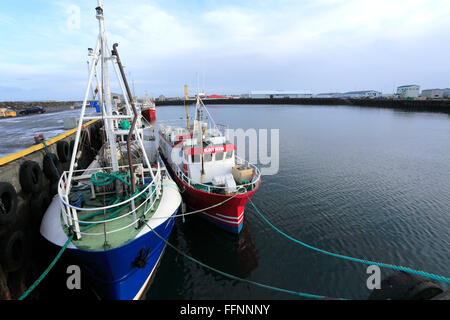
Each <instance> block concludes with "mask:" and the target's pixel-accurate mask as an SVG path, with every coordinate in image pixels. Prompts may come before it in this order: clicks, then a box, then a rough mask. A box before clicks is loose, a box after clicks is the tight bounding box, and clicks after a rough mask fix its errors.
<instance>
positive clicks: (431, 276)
mask: <svg viewBox="0 0 450 320" xmlns="http://www.w3.org/2000/svg"><path fill="white" fill-rule="evenodd" d="M247 198H248V200H249V201H250V203H251V205H252V206H253V208H254V209H255V210H256V212H257V213H258V214H259V215H260V216H261V218H263V220H264V221H265V222H266V223H267V224H268V225H269V226H270V227H271V228H272V229H274V230H275V231H277V232H278V233H280V234H281V235H283V236H284V237H286V238H288V239H289V240H292V241H294V242H295V243H298V244H300V245H302V246H304V247H306V248H309V249H312V250H314V251H317V252H320V253H323V254H326V255H329V256H332V257H336V258H341V259H345V260H350V261H355V262H359V263H363V264H367V265H375V266H379V267H384V268H389V269H393V270H398V271H405V272H409V273H413V274H417V275H419V276H422V277H425V278H429V279H433V280H437V281H442V282H446V283H450V278H447V277H443V276H440V275H435V274H432V273H428V272H424V271H420V270H414V269H411V268H407V267H402V266H396V265H392V264H387V263H382V262H375V261H370V260H364V259H358V258H353V257H349V256H345V255H342V254H337V253H333V252H329V251H325V250H322V249H319V248H316V247H313V246H311V245H309V244H306V243H304V242H301V241H299V240H297V239H294V238H292V237H291V236H289V235H287V234H286V233H284V232H283V231H281V230H280V229H278V228H277V227H275V226H274V225H273V224H272V223H270V221H269V220H267V218H266V217H264V216H263V214H262V213H261V212H260V211H259V210H258V208H257V207H256V206H255V204H254V203H253V201H252V200H251V199H250V197H249V196H248V195H247Z"/></svg>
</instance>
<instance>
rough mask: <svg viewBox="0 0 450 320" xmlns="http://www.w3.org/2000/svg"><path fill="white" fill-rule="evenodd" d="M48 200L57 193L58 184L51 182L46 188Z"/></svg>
mask: <svg viewBox="0 0 450 320" xmlns="http://www.w3.org/2000/svg"><path fill="white" fill-rule="evenodd" d="M48 192H49V196H50V199H52V198H53V197H54V196H55V195H56V194H57V193H58V182H53V183H51V184H50V186H49V188H48Z"/></svg>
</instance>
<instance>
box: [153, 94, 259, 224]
mask: <svg viewBox="0 0 450 320" xmlns="http://www.w3.org/2000/svg"><path fill="white" fill-rule="evenodd" d="M186 96H187V94H186ZM202 111H205V112H206V113H207V114H208V121H203V120H202ZM196 115H197V116H196V117H197V119H195V120H194V121H193V123H191V122H190V117H189V106H188V105H186V118H185V119H182V122H183V123H180V122H179V121H177V120H169V121H160V120H158V139H159V143H158V145H159V148H158V150H159V152H160V155H161V158H162V159H163V161H164V163H165V165H166V167H167V169H168V170H169V172H170V174H171V176H172V177H173V179H174V180H175V182H176V183H177V185H178V187H179V188H180V190H181V193H182V197H183V201H184V203H185V204H186V205H187V207H188V208H190V209H192V210H194V211H200V215H201V216H202V217H204V218H206V219H208V220H209V221H211V222H213V223H214V224H216V225H217V226H219V227H221V228H223V229H225V230H227V231H230V232H233V233H239V232H240V231H241V230H242V226H243V221H244V209H245V205H246V204H247V202H248V201H249V199H251V197H253V195H254V194H255V192H256V190H258V188H259V186H260V184H261V173H260V170H259V169H258V167H257V166H255V165H253V164H250V163H249V162H247V161H246V160H244V159H241V158H239V157H238V156H237V155H236V150H237V149H236V147H235V145H234V144H233V143H231V142H230V141H229V140H228V139H227V137H226V132H225V130H226V127H225V126H222V125H216V124H215V122H214V119H213V118H212V117H211V115H210V114H209V112H208V110H207V109H206V107H205V105H204V104H203V102H202V100H201V98H200V96H199V95H197V101H196ZM184 121H186V122H184Z"/></svg>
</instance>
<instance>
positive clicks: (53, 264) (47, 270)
mask: <svg viewBox="0 0 450 320" xmlns="http://www.w3.org/2000/svg"><path fill="white" fill-rule="evenodd" d="M73 236H74V235H73V234H72V235H71V236H70V237H69V239H67V242H66V243H65V244H64V246H63V247H62V248H61V250H60V251H59V252H58V254H57V255H56V257H55V259H53V261H52V263H50V265H49V266H48V267H47V269H45V271H44V272H43V273H42V274H41V276H40V277H39V278H38V279H37V280H36V281H35V282H34V283H33V284H32V285H31V286H30V287H29V288H28V290H27V291H25V293H24V294H22V296H21V297H20V298H19V300H23V299H25V298H26V297H27V296H28V295H29V294H30V293H31V292H32V291H33V290H34V288H36V287H37V286H38V285H39V283H41V281H42V280H43V279H44V278H45V277H46V276H47V274H48V273H49V272H50V270H52V268H53V267H54V266H55V264H56V262H58V260H59V259H60V258H61V256H62V254H63V253H64V251H65V250H66V249H67V247H68V246H69V243H70V242H71V241H72V239H73Z"/></svg>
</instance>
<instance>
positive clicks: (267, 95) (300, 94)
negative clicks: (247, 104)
mask: <svg viewBox="0 0 450 320" xmlns="http://www.w3.org/2000/svg"><path fill="white" fill-rule="evenodd" d="M312 96H313V94H312V93H311V92H309V91H305V90H296V91H287V90H268V91H251V92H250V97H251V98H254V99H258V98H259V99H277V98H278V99H279V98H312Z"/></svg>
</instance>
